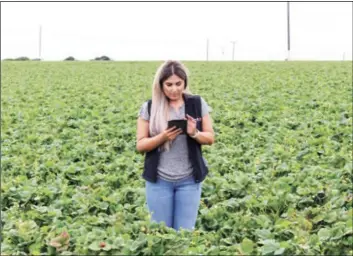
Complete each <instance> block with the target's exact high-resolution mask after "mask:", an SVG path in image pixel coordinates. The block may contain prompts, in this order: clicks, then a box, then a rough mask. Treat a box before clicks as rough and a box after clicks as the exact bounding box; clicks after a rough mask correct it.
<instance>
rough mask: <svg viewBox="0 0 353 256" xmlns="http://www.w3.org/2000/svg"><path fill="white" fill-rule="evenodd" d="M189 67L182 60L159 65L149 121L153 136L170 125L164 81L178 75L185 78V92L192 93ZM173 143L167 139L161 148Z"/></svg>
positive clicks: (168, 147)
mask: <svg viewBox="0 0 353 256" xmlns="http://www.w3.org/2000/svg"><path fill="white" fill-rule="evenodd" d="M188 73H189V71H188V69H187V68H186V67H185V66H184V65H183V64H182V63H181V62H180V61H175V60H168V61H166V62H164V63H163V64H162V65H160V66H159V68H158V69H157V72H156V74H155V77H154V81H153V84H152V106H151V115H150V122H149V132H150V135H151V137H152V136H155V135H157V134H159V133H161V132H163V131H164V130H165V129H166V128H167V126H168V120H169V101H168V98H167V96H166V95H165V94H164V92H163V82H164V81H165V80H167V79H168V78H169V77H170V76H172V75H177V76H178V77H180V78H181V79H183V80H184V83H185V88H184V90H183V93H184V94H188V95H192V93H191V91H190V89H189V85H188V80H189V79H188V76H189V75H188ZM170 146H171V143H170V142H169V141H167V142H166V143H164V144H163V145H161V147H160V149H164V150H167V151H169V149H170Z"/></svg>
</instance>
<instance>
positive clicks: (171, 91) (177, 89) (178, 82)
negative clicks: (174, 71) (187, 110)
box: [163, 75, 184, 101]
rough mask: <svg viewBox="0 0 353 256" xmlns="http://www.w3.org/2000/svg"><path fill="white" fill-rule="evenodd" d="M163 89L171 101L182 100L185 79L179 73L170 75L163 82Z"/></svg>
mask: <svg viewBox="0 0 353 256" xmlns="http://www.w3.org/2000/svg"><path fill="white" fill-rule="evenodd" d="M163 91H164V94H165V95H166V96H167V97H168V98H169V99H170V100H171V101H178V100H180V99H181V98H182V95H183V91H184V80H183V79H181V78H180V77H178V76H177V75H172V76H170V77H169V78H168V79H167V80H165V81H164V83H163Z"/></svg>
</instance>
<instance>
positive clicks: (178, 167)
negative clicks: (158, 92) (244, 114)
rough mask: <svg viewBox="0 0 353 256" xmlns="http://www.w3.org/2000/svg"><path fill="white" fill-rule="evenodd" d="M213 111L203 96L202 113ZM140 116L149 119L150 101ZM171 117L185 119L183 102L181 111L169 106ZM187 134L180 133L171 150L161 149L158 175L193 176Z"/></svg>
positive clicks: (172, 177) (143, 107)
mask: <svg viewBox="0 0 353 256" xmlns="http://www.w3.org/2000/svg"><path fill="white" fill-rule="evenodd" d="M209 112H211V110H210V108H209V106H208V105H207V103H206V101H205V100H204V99H203V98H202V97H201V115H202V117H204V116H205V115H207V114H208V113H209ZM139 116H140V117H141V118H143V119H144V120H147V121H149V119H150V116H149V114H148V102H147V101H146V102H144V103H143V104H142V106H141V109H140V111H139ZM169 116H170V119H171V120H172V119H184V117H185V104H183V105H182V106H181V107H180V108H179V111H176V110H175V109H174V108H173V107H171V106H170V107H169ZM187 136H188V135H186V134H180V135H178V136H177V137H176V138H175V140H174V141H173V143H172V145H171V148H170V150H169V151H161V152H160V153H161V154H160V159H159V164H158V167H157V176H159V177H160V178H162V179H165V180H167V181H172V182H175V181H178V180H182V179H185V178H187V177H190V176H192V172H193V170H192V165H191V163H190V160H189V156H188V145H187Z"/></svg>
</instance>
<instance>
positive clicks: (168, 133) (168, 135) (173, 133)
mask: <svg viewBox="0 0 353 256" xmlns="http://www.w3.org/2000/svg"><path fill="white" fill-rule="evenodd" d="M175 128H176V126H173V127H171V128H169V129H166V130H164V131H163V133H162V134H163V139H164V141H171V140H174V139H175V138H176V137H177V136H178V135H179V134H181V133H182V132H183V130H182V129H181V128H179V129H175Z"/></svg>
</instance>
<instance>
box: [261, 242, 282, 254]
mask: <svg viewBox="0 0 353 256" xmlns="http://www.w3.org/2000/svg"><path fill="white" fill-rule="evenodd" d="M262 243H263V246H262V247H261V252H262V253H263V254H265V255H266V254H269V253H274V252H275V251H277V250H279V249H280V247H281V246H280V244H279V243H277V242H276V241H275V240H274V239H267V240H264V241H262Z"/></svg>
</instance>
